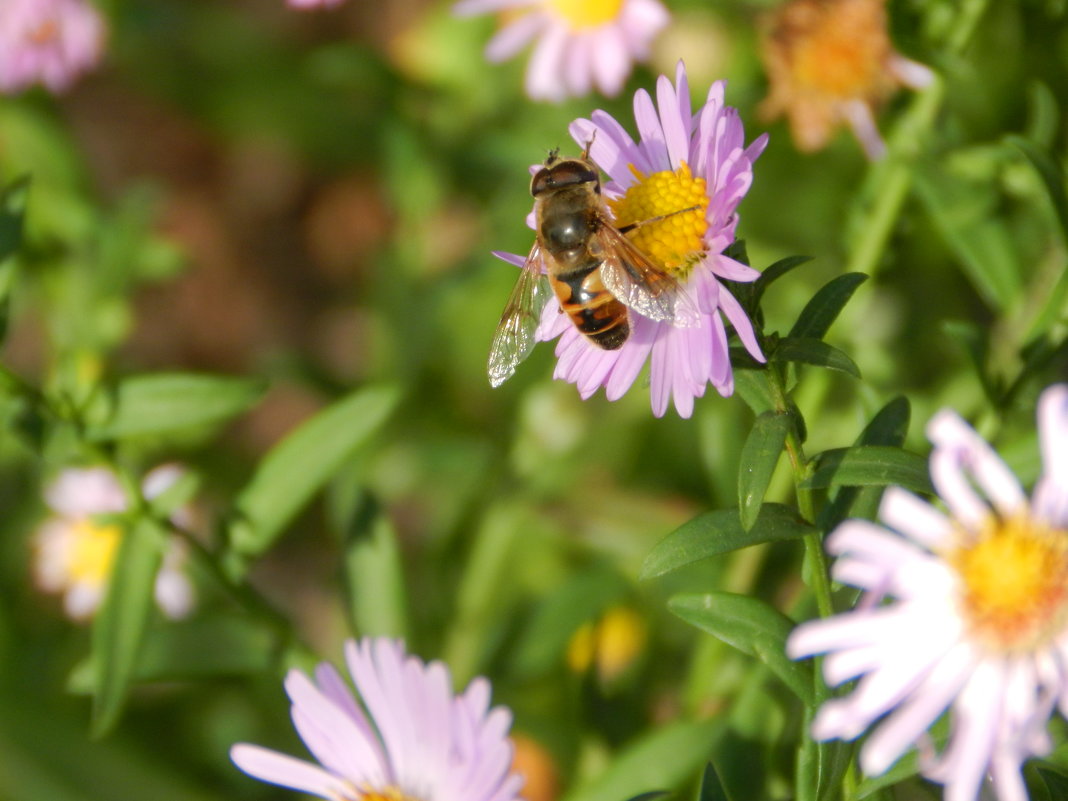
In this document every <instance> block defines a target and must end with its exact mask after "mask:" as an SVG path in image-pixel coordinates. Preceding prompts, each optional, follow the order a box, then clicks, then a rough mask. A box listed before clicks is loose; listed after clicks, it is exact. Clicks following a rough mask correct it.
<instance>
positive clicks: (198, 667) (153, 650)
mask: <svg viewBox="0 0 1068 801" xmlns="http://www.w3.org/2000/svg"><path fill="white" fill-rule="evenodd" d="M276 645H277V644H276V642H275V637H274V636H273V635H272V634H270V632H268V631H267V630H266V629H264V628H263V626H260V625H257V624H256V623H254V622H252V621H250V620H249V619H248V618H247V617H237V616H235V615H227V614H225V613H219V612H214V613H212V614H211V615H210V616H200V617H195V618H192V619H191V620H181V621H168V622H167V624H166V625H162V626H156V627H154V628H152V629H149V631H148V632H147V633H146V635H145V640H144V644H143V645H142V647H141V656H140V657H139V659H138V660H137V665H136V668H135V670H134V676H133V679H132V681H131V683H142V682H154V681H183V680H189V679H205V678H218V677H221V676H250V675H256V674H262V673H265V672H267V671H269V670H270V669H271V668H272V667H273V665H274V664H275V660H276V658H277V655H276ZM95 673H96V666H95V663H94V662H93V660H92V658H89V659H86V660H84V661H83V662H81V663H80V664H79V665H78V666H77V667H75V668H74V670H72V671H71V674H70V676H69V678H68V680H67V691H68V692H71V693H78V694H82V693H86V694H91V693H92V692H93V677H94V675H95Z"/></svg>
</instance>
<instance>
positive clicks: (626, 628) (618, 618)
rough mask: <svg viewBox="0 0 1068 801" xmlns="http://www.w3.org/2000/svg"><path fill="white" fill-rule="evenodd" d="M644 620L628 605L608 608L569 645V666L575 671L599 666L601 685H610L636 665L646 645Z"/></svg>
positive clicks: (577, 634) (583, 628) (585, 624)
mask: <svg viewBox="0 0 1068 801" xmlns="http://www.w3.org/2000/svg"><path fill="white" fill-rule="evenodd" d="M645 640H646V629H645V621H644V620H643V619H642V617H641V616H640V615H639V614H638V613H637V612H635V611H634V610H633V609H631V608H629V607H626V606H613V607H611V608H609V609H608V610H607V611H606V612H605V613H604V615H602V616H601V619H600V620H598V621H597V622H596V624H594V623H584V624H583V625H582V626H581V627H580V628H579V629H578V630H577V631H576V632H575V633H574V634H573V635H572V636H571V641H570V642H569V643H568V647H567V665H568V667H569V668H570V669H571V670H572V671H573V672H574V673H585V672H586V671H587V670H589V669H590V668H591V667H593V668H594V669H596V671H597V678H598V679H599V680H600V682H601V684H602V685H610V684H612V683H613V682H614V681H615V680H616V679H618V678H619V677H620V676H622V675H623V674H624V673H625V672H626V671H627V669H628V668H629V667H630V666H631V665H633V664H634V662H635V660H636V659H637V657H638V655H639V654H640V653H641V651H642V648H644V647H645Z"/></svg>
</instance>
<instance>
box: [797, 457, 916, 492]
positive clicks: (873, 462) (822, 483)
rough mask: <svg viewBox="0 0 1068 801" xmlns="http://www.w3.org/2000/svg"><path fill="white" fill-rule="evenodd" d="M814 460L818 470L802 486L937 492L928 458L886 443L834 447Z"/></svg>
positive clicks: (806, 487)
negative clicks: (885, 488)
mask: <svg viewBox="0 0 1068 801" xmlns="http://www.w3.org/2000/svg"><path fill="white" fill-rule="evenodd" d="M814 461H815V464H816V470H815V472H813V474H812V475H811V476H809V477H808V478H806V479H805V480H804V481H802V482H801V487H802V488H803V489H820V488H823V487H831V486H842V485H844V486H847V487H885V486H889V485H891V484H896V485H898V486H901V487H904V488H905V489H908V490H912V491H913V492H921V493H925V494H931V493H933V492H934V488H933V487H932V486H931V480H930V478H929V477H928V475H927V460H926V459H924V458H923V457H922V456H920V455H919V454H916V453H912V452H910V451H905V450H902V449H901V448H895V447H888V446H885V445H861V446H858V447H853V448H835V449H833V450H828V451H824V452H823V453H820V454H817V455H816V457H815V460H814Z"/></svg>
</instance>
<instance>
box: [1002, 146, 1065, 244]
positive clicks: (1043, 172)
mask: <svg viewBox="0 0 1068 801" xmlns="http://www.w3.org/2000/svg"><path fill="white" fill-rule="evenodd" d="M1005 141H1006V142H1008V143H1009V144H1010V145H1012V146H1013V147H1015V148H1016V149H1017V150H1019V151H1020V152H1021V153H1023V155H1024V157H1025V158H1026V159H1027V160H1028V161H1029V162H1031V166H1032V167H1034V168H1035V172H1037V173H1038V177H1039V178H1040V179H1042V185H1043V186H1044V187H1045V188H1046V192H1048V193H1049V199H1050V202H1051V203H1052V204H1053V211H1054V212H1055V213H1056V214H1057V220H1058V221H1059V222H1060V224H1061V232H1062V233H1063V234H1064V237H1065V241H1066V242H1068V193H1066V192H1065V189H1064V180H1065V178H1064V170H1062V169H1061V168H1060V165H1058V164H1057V162H1056V161H1055V160H1054V158H1053V156H1051V155H1050V154H1049V153H1048V152H1046V151H1045V150H1043V149H1041V148H1040V147H1038V145H1036V144H1035V143H1034V142H1032V141H1030V140H1028V139H1024V138H1023V137H1021V136H1014V135H1009V136H1006V137H1005Z"/></svg>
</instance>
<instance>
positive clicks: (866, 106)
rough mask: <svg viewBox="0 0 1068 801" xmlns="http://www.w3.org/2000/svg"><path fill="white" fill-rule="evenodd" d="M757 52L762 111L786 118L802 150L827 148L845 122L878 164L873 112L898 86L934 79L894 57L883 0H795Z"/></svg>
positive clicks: (777, 16) (776, 16)
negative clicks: (762, 70) (765, 87)
mask: <svg viewBox="0 0 1068 801" xmlns="http://www.w3.org/2000/svg"><path fill="white" fill-rule="evenodd" d="M762 54H763V58H764V64H765V66H766V68H767V71H768V81H769V83H770V88H769V93H768V97H767V98H766V99H765V101H764V103H763V105H762V107H761V113H762V114H763V115H764V116H765V118H766V119H775V118H777V117H779V116H781V115H783V114H785V115H786V116H787V118H788V119H789V121H790V131H791V133H792V134H793V138H794V143H795V144H796V145H797V147H798V148H799V149H800V150H804V151H814V150H819V149H820V148H822V147H824V146H826V144H827V142H828V141H829V140H830V138H831V134H832V133H833V132H834V130H835V128H837V127H838V126H839V125H841V124H842V123H846V124H848V125H849V126H850V128H851V129H852V130H853V133H854V135H855V136H856V137H857V140H858V141H859V142H860V144H861V146H862V147H863V148H864V151H865V153H866V154H867V155H868V158H871V159H876V158H879V157H880V156H882V154H883V152H884V151H885V149H886V148H885V145H884V144H883V140H882V137H880V136H879V131H878V129H877V128H876V126H875V111H876V109H877V108H878V107H879V106H880V105H882V104H883V103H884V102H885V101H886V100H887V99H888V98H889V97H890V95H892V94H893V93H894V91H895V90H896V89H897V88H898V87H900V86H908V87H911V88H913V89H922V88H923V87H925V86H927V85H928V84H929V83H930V82H931V79H932V77H933V76H932V73H931V71H930V70H929V69H928V68H927V67H925V66H923V65H922V64H917V63H916V62H914V61H910V60H909V59H907V58H905V57H904V56H902V55H900V54H899V53H897V52H895V51H894V49H893V46H892V45H891V42H890V37H889V35H888V34H887V31H886V7H885V0H792V1H791V2H788V3H786V4H784V5H782V6H780V7H779V8H778V9H777V10H776V11H775V12H774V13H773V14H772V15H771V17H770V19H769V20H768V24H767V27H766V31H765V35H764V40H763V47H762Z"/></svg>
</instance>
